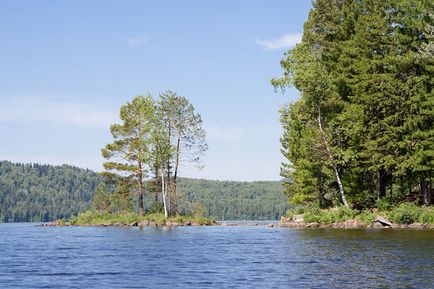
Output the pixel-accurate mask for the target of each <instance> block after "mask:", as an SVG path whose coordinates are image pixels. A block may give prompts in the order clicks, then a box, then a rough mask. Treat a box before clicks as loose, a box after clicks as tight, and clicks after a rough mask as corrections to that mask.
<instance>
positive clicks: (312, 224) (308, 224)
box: [305, 222, 319, 228]
mask: <svg viewBox="0 0 434 289" xmlns="http://www.w3.org/2000/svg"><path fill="white" fill-rule="evenodd" d="M305 227H306V228H318V227H319V223H317V222H312V223H307V224H306V226H305Z"/></svg>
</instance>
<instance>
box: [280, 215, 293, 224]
mask: <svg viewBox="0 0 434 289" xmlns="http://www.w3.org/2000/svg"><path fill="white" fill-rule="evenodd" d="M290 221H291V220H290V219H289V218H288V217H285V216H281V217H280V222H282V223H286V222H290Z"/></svg>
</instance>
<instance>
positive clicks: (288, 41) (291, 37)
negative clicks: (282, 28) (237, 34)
mask: <svg viewBox="0 0 434 289" xmlns="http://www.w3.org/2000/svg"><path fill="white" fill-rule="evenodd" d="M301 37H302V34H301V33H294V34H284V35H282V36H281V37H280V38H277V39H274V40H256V44H258V45H260V46H262V47H264V48H265V49H266V50H276V49H285V48H291V47H294V46H295V45H296V44H297V43H300V42H301Z"/></svg>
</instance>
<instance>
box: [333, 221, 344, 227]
mask: <svg viewBox="0 0 434 289" xmlns="http://www.w3.org/2000/svg"><path fill="white" fill-rule="evenodd" d="M332 228H345V223H343V222H339V223H333V224H332Z"/></svg>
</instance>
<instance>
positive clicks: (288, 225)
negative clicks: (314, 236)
mask: <svg viewBox="0 0 434 289" xmlns="http://www.w3.org/2000/svg"><path fill="white" fill-rule="evenodd" d="M279 227H282V228H304V227H306V224H305V223H302V222H288V223H280V224H279Z"/></svg>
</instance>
